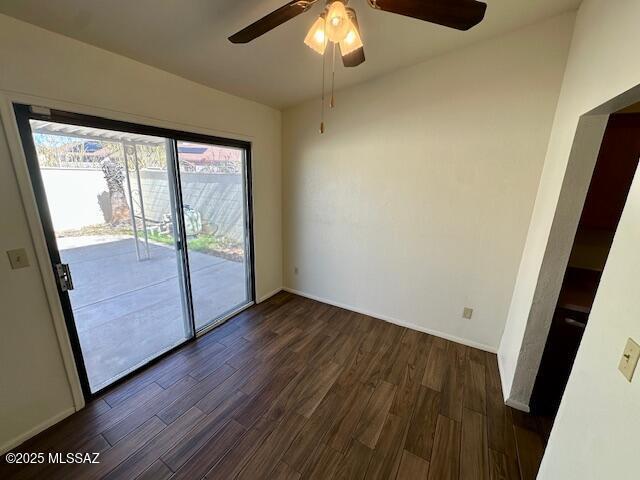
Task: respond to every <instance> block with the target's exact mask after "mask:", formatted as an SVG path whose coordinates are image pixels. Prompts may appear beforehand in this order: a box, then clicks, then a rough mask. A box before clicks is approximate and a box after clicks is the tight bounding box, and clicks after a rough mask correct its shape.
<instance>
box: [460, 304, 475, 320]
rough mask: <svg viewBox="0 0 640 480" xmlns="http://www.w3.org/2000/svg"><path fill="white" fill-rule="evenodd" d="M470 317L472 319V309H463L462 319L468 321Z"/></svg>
mask: <svg viewBox="0 0 640 480" xmlns="http://www.w3.org/2000/svg"><path fill="white" fill-rule="evenodd" d="M471 317H473V308H469V307H464V310H463V311H462V318H466V319H467V320H469V319H470V318H471Z"/></svg>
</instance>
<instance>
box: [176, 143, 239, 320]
mask: <svg viewBox="0 0 640 480" xmlns="http://www.w3.org/2000/svg"><path fill="white" fill-rule="evenodd" d="M178 163H179V166H180V191H181V193H182V201H183V209H182V212H183V216H184V225H185V233H186V237H187V247H188V249H187V253H188V258H189V270H190V274H191V275H190V279H191V294H192V298H193V310H194V316H195V327H196V329H198V330H200V329H202V328H206V327H207V326H209V325H212V324H215V323H216V321H218V319H221V318H224V317H225V316H226V315H228V314H229V313H231V312H233V311H234V310H236V309H238V308H239V307H242V306H243V305H245V304H246V303H247V302H248V301H249V298H250V288H249V281H248V280H249V278H250V275H249V273H250V270H249V262H248V255H247V253H248V247H249V242H248V240H249V236H248V216H247V208H246V204H247V202H246V198H247V187H246V183H247V182H246V181H247V178H246V171H247V170H246V159H245V150H243V149H240V148H231V147H224V146H221V145H216V144H210V143H206V144H205V143H194V142H184V141H180V142H178ZM219 278H224V279H225V281H224V282H219V281H217V279H219Z"/></svg>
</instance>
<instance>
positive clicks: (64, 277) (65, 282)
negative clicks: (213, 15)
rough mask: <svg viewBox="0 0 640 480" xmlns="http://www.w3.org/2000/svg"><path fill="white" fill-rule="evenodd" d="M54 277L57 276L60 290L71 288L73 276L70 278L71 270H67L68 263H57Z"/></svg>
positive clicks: (64, 290) (65, 290)
mask: <svg viewBox="0 0 640 480" xmlns="http://www.w3.org/2000/svg"><path fill="white" fill-rule="evenodd" d="M56 277H57V278H58V284H59V285H60V290H62V291H63V292H67V291H69V290H73V278H71V270H69V264H67V263H58V264H57V265H56Z"/></svg>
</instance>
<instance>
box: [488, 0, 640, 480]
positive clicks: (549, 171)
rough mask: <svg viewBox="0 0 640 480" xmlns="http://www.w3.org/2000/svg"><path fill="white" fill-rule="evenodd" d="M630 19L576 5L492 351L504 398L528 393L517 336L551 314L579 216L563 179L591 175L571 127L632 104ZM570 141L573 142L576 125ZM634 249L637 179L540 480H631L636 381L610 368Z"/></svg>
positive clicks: (634, 70) (525, 354) (626, 327)
mask: <svg viewBox="0 0 640 480" xmlns="http://www.w3.org/2000/svg"><path fill="white" fill-rule="evenodd" d="M639 18H640V2H638V1H637V0H616V1H615V2H612V1H606V0H585V2H584V3H583V4H582V6H581V7H580V10H579V12H578V16H577V19H576V26H575V32H574V37H573V40H572V44H571V50H570V53H569V59H568V63H567V71H566V74H565V79H564V81H563V86H562V93H561V96H560V100H559V102H558V109H557V112H556V117H555V121H554V126H553V131H552V135H551V141H550V144H549V149H548V152H547V157H546V160H545V166H544V171H543V174H542V178H541V184H540V189H539V192H538V195H537V199H536V206H535V210H534V214H533V217H532V222H531V226H530V229H529V234H528V239H527V246H526V249H525V252H524V255H523V259H522V265H521V267H520V272H519V277H518V284H517V288H516V290H515V294H514V298H513V302H512V306H511V313H510V317H509V323H508V324H507V328H506V330H505V335H504V337H503V340H502V345H501V348H500V361H501V367H502V373H503V380H506V381H507V382H508V384H507V385H506V388H508V387H510V386H511V387H512V388H511V392H512V393H515V394H520V395H523V397H521V400H522V401H528V396H526V393H527V390H526V388H525V387H526V383H527V381H529V382H531V383H530V384H532V381H533V380H532V379H531V378H530V377H527V376H526V375H524V378H523V377H522V376H518V373H523V372H524V373H525V374H527V373H528V372H527V371H526V367H527V364H526V361H527V360H531V357H532V355H531V352H532V351H534V350H535V349H538V348H539V345H537V344H536V345H534V344H533V343H529V341H530V340H531V338H530V337H527V336H525V327H526V329H527V330H528V331H529V333H530V328H535V323H536V320H540V316H545V315H546V314H547V312H546V311H545V310H544V309H541V308H543V307H544V305H548V304H549V303H551V308H553V306H554V304H555V298H553V295H554V291H555V288H556V285H552V286H548V285H547V286H546V287H544V284H548V283H549V282H550V281H551V282H552V283H553V282H555V281H556V276H557V270H564V264H565V263H566V258H564V254H565V253H566V252H565V251H566V244H567V242H569V244H570V242H571V224H573V222H574V221H575V216H576V214H577V213H579V209H580V207H581V206H580V205H577V206H576V205H575V203H573V204H572V203H571V202H568V201H567V202H565V201H563V199H562V198H561V195H562V197H566V196H567V195H566V192H567V190H571V189H572V188H573V189H574V191H577V189H576V187H572V186H571V185H570V182H568V179H570V178H571V177H573V176H574V175H576V174H579V173H580V170H581V169H582V170H585V169H588V168H590V166H591V165H590V163H591V161H592V160H593V159H589V160H588V162H587V163H585V164H582V165H580V164H575V162H573V160H571V161H570V157H571V155H570V153H571V149H572V146H573V145H574V137H575V135H576V129H577V126H578V121H579V118H580V115H582V114H584V113H586V112H589V111H591V110H592V109H596V113H598V114H606V113H611V112H613V111H615V110H616V109H618V108H622V107H623V106H625V105H628V104H630V103H632V102H637V101H639V100H640V87H638V85H640V63H639V62H638V61H637V46H638V44H639V43H640V29H638V19H639ZM614 97H615V98H614ZM610 99H614V100H612V101H610ZM603 104H604V106H603V107H601V105H603ZM599 116H600V115H597V116H596V118H595V120H594V121H596V122H597V121H598V119H597V117H599ZM578 133H579V134H580V135H581V134H582V123H581V125H580V131H579V132H578ZM585 140H586V139H585ZM567 187H569V188H567ZM559 199H560V200H559ZM556 206H557V207H558V208H556ZM576 210H577V211H576ZM567 225H569V227H567ZM639 245H640V177H639V176H638V174H637V173H636V178H635V181H634V184H633V186H632V189H631V192H630V194H629V198H628V200H627V205H626V208H625V211H624V213H623V216H622V220H621V222H620V225H619V227H618V230H617V232H616V237H615V240H614V243H613V247H612V249H611V252H610V255H609V258H608V261H607V265H606V268H605V271H604V274H603V279H602V282H601V283H600V288H599V289H598V294H597V297H596V300H595V303H594V306H593V310H592V313H591V315H590V318H589V324H588V325H587V328H586V330H585V334H584V337H583V339H582V343H581V346H580V349H579V352H578V355H577V358H576V361H575V363H574V366H573V371H572V374H571V377H570V379H569V383H568V385H567V389H566V391H565V395H564V397H563V399H562V403H561V406H560V410H559V412H558V415H557V417H556V421H555V424H554V427H553V431H552V433H551V437H550V440H549V444H548V446H547V449H546V453H545V456H544V459H543V462H542V466H541V469H540V473H539V476H538V478H540V479H549V480H556V479H563V480H572V479H580V480H588V479H593V480H600V479H609V478H636V477H637V476H638V474H637V472H638V465H639V463H638V455H637V452H638V444H637V440H636V432H637V431H638V430H639V429H640V378H639V377H638V373H639V372H636V378H635V379H634V380H633V382H632V383H628V382H627V381H626V380H625V379H624V378H623V376H622V374H620V372H618V370H617V365H618V362H619V360H620V357H621V355H622V352H623V348H624V345H625V342H626V340H627V338H628V337H632V338H635V340H636V341H640V320H639V319H640V299H639V296H638V275H639V273H640V252H639V249H638V246H639ZM554 252H555V253H554ZM554 262H555V264H554ZM541 265H542V272H541V271H540V270H541ZM554 266H555V268H553V267H554ZM550 279H551V280H550ZM552 290H553V291H552ZM555 296H556V297H557V292H556V293H555ZM532 324H534V325H532ZM538 328H540V327H538ZM523 336H525V337H526V338H524V340H523ZM534 340H535V337H534ZM523 341H524V344H523ZM543 342H544V337H543ZM542 345H544V343H543V344H542ZM520 347H522V348H521V350H520ZM518 355H519V356H520V359H519V360H518V358H517V357H518ZM523 360H524V365H523V364H522V363H523ZM516 364H517V365H518V369H517V370H516V368H515V365H516ZM506 367H508V368H506ZM529 367H530V365H529ZM521 368H522V370H520V369H521ZM536 369H537V366H536ZM533 370H534V374H535V369H533ZM513 374H516V377H515V380H514V377H513V376H512V375H513ZM506 391H508V390H506Z"/></svg>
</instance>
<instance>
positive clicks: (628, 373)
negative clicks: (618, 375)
mask: <svg viewBox="0 0 640 480" xmlns="http://www.w3.org/2000/svg"><path fill="white" fill-rule="evenodd" d="M639 358H640V345H638V344H637V343H636V342H634V341H633V340H632V339H631V338H630V339H628V340H627V345H626V346H625V347H624V352H623V353H622V358H621V359H620V365H618V370H620V371H621V372H622V374H623V375H624V376H625V378H626V379H627V380H629V381H631V379H632V378H633V372H634V371H635V369H636V365H638V359H639Z"/></svg>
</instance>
